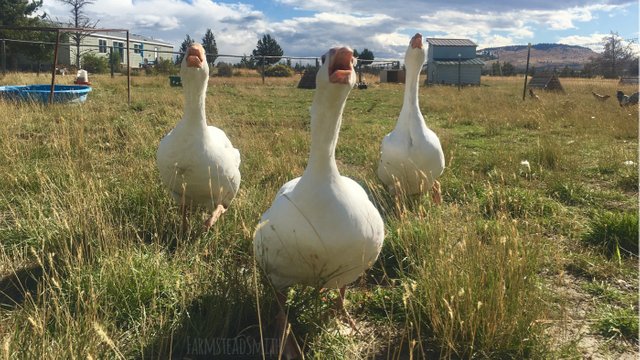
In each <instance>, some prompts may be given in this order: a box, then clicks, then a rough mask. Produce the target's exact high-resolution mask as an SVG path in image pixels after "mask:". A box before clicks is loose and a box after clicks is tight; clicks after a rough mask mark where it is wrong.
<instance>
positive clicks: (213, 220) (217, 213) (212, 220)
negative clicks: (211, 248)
mask: <svg viewBox="0 0 640 360" xmlns="http://www.w3.org/2000/svg"><path fill="white" fill-rule="evenodd" d="M225 211H227V208H225V207H224V206H223V205H222V204H218V206H216V209H215V210H213V214H211V216H210V217H209V218H208V219H207V221H205V222H204V227H205V229H207V230H209V228H211V226H213V224H215V223H216V221H218V218H220V215H222V214H224V212H225Z"/></svg>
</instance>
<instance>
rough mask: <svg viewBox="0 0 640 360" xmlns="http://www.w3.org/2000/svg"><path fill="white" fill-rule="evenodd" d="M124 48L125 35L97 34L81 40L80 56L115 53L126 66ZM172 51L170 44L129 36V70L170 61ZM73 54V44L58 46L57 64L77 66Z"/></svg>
mask: <svg viewBox="0 0 640 360" xmlns="http://www.w3.org/2000/svg"><path fill="white" fill-rule="evenodd" d="M126 46H127V36H126V34H125V33H120V32H97V33H93V34H91V35H89V36H86V37H84V38H83V39H82V43H81V44H80V53H81V56H82V55H84V54H87V53H93V54H96V55H98V56H104V57H108V56H109V53H110V52H111V51H114V52H115V51H117V52H118V53H119V54H120V62H121V63H122V64H123V65H126V63H127V57H126V54H125V50H126ZM172 51H173V45H172V44H169V43H166V42H163V41H160V40H155V39H152V38H150V37H146V36H142V35H136V34H129V56H131V58H130V65H131V68H134V69H135V68H140V67H143V65H144V64H154V63H155V62H156V61H158V60H161V59H171V58H172V57H173V54H171V52H172ZM75 53H76V47H75V45H73V44H71V45H69V46H67V45H64V46H60V53H59V54H58V64H60V65H63V66H64V65H77V64H76V56H75Z"/></svg>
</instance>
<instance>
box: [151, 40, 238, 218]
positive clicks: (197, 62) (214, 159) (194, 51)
mask: <svg viewBox="0 0 640 360" xmlns="http://www.w3.org/2000/svg"><path fill="white" fill-rule="evenodd" d="M180 76H181V78H182V84H183V87H184V116H183V117H182V120H181V121H180V122H179V123H178V124H177V125H176V127H175V128H174V129H173V130H171V131H170V132H169V133H168V134H167V135H166V136H165V137H164V138H163V139H162V140H161V141H160V146H159V147H158V152H157V154H156V157H157V164H158V169H159V170H160V178H161V179H162V182H163V183H164V185H165V186H166V187H167V188H168V189H169V191H170V193H171V195H172V196H173V198H174V199H175V200H176V201H177V202H178V203H180V204H181V205H182V211H183V216H186V209H187V207H188V206H191V205H200V206H204V207H206V208H207V209H209V210H210V211H211V216H210V217H209V218H208V219H207V220H206V221H205V227H206V228H207V229H208V228H210V227H211V226H212V225H213V224H214V223H215V222H216V220H218V218H219V217H220V215H222V213H224V212H225V211H226V209H227V207H228V206H229V204H230V203H231V200H232V199H233V198H234V196H235V195H236V192H237V191H238V187H239V186H240V170H239V167H240V152H239V151H238V149H235V148H234V147H233V145H231V142H230V141H229V139H228V138H227V136H226V135H225V133H224V131H222V130H220V129H218V128H216V127H215V126H208V125H207V119H206V115H205V107H204V105H205V98H206V93H207V82H208V80H209V66H208V65H207V62H206V59H205V52H204V48H203V47H202V45H200V44H194V45H192V46H191V47H189V49H188V50H187V53H186V54H185V57H184V59H183V60H182V64H181V66H180ZM183 221H184V218H183ZM183 226H184V222H183Z"/></svg>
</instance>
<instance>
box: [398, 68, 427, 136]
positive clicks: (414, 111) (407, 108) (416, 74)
mask: <svg viewBox="0 0 640 360" xmlns="http://www.w3.org/2000/svg"><path fill="white" fill-rule="evenodd" d="M421 69H422V64H419V63H418V62H411V63H409V64H407V66H406V71H407V73H406V76H405V85H404V102H403V103H402V110H401V111H400V116H399V117H398V122H397V124H396V129H397V130H398V131H402V130H404V131H409V129H410V128H411V127H412V126H415V125H418V126H420V127H422V124H424V118H423V117H422V113H421V112H420V104H419V103H418V90H419V87H420V84H419V78H420V70H421ZM415 122H419V123H420V124H415Z"/></svg>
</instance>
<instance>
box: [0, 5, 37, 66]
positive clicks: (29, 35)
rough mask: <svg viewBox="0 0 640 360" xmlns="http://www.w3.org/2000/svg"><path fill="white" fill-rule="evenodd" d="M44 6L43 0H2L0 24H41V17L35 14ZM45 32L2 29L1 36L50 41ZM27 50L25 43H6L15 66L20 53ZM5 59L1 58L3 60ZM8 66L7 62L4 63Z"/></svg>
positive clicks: (10, 58) (10, 59)
mask: <svg viewBox="0 0 640 360" xmlns="http://www.w3.org/2000/svg"><path fill="white" fill-rule="evenodd" d="M41 6H42V0H12V1H7V0H0V25H4V26H39V25H40V24H38V23H37V22H39V21H40V20H41V19H40V18H38V17H37V16H34V15H35V12H36V10H38V9H39V8H40V7H41ZM43 33H44V32H40V31H38V32H31V31H28V32H25V31H23V32H20V31H15V30H0V38H2V39H4V38H9V39H21V40H41V41H48V39H47V38H46V37H48V36H47V35H46V34H45V35H43ZM24 50H25V46H24V44H21V43H12V42H7V43H6V53H7V57H8V60H9V62H10V63H11V64H13V66H14V67H15V66H17V56H18V53H22V52H24ZM3 60H4V59H0V61H3ZM2 65H3V66H7V64H2Z"/></svg>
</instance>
